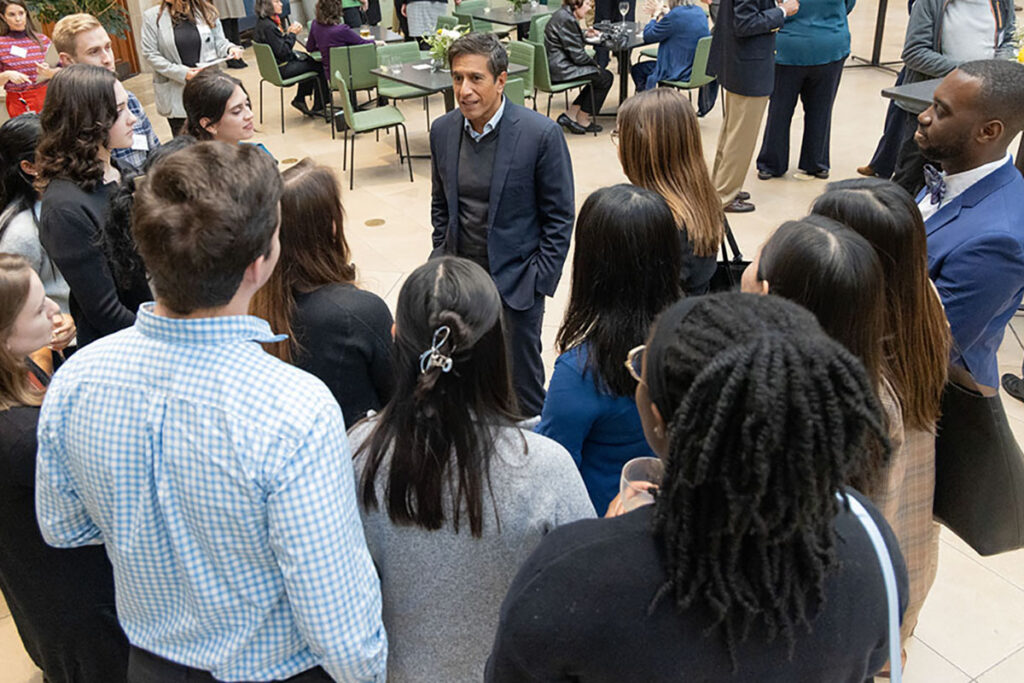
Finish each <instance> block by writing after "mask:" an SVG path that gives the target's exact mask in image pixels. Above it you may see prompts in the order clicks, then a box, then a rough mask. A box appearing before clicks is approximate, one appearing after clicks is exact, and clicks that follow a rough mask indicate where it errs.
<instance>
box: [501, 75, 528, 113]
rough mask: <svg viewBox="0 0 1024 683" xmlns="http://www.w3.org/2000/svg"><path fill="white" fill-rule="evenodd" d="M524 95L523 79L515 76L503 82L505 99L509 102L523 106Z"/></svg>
mask: <svg viewBox="0 0 1024 683" xmlns="http://www.w3.org/2000/svg"><path fill="white" fill-rule="evenodd" d="M525 94H526V93H525V90H524V85H523V79H521V78H519V77H518V76H516V77H515V78H510V79H508V80H507V81H506V82H505V97H507V98H508V101H509V102H512V103H513V104H518V105H519V106H523V105H524V103H525V101H526V99H525Z"/></svg>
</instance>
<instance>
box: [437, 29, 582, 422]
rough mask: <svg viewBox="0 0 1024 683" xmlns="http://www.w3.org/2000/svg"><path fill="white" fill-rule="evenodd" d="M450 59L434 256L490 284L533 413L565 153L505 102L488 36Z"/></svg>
mask: <svg viewBox="0 0 1024 683" xmlns="http://www.w3.org/2000/svg"><path fill="white" fill-rule="evenodd" d="M448 55H449V59H450V62H451V68H452V81H453V84H454V88H455V99H456V101H457V103H458V109H456V110H454V111H451V112H448V113H447V114H445V115H444V116H442V117H441V118H439V119H438V120H437V121H436V122H434V125H433V127H432V128H431V131H430V154H431V159H432V161H433V164H432V166H433V168H432V173H433V189H432V199H431V210H430V214H431V224H432V225H433V226H434V233H433V241H434V251H433V252H432V254H431V255H432V256H436V255H441V254H454V255H456V256H462V257H465V258H468V259H471V260H473V261H476V262H477V263H478V264H480V265H481V266H483V268H484V269H486V270H487V271H488V272H489V273H490V274H491V277H493V278H494V284H495V285H497V287H498V292H499V293H500V294H501V298H502V302H503V303H504V306H505V315H504V318H505V335H506V340H507V342H508V346H509V354H510V358H511V361H512V379H513V383H514V385H515V389H516V395H517V396H518V398H519V408H520V410H521V411H522V412H523V413H524V414H525V415H539V414H540V411H541V407H542V406H543V405H544V365H543V363H542V362H541V356H540V352H541V344H540V331H541V322H542V321H543V319H544V297H546V296H551V295H553V294H554V293H555V287H556V286H557V285H558V280H559V278H560V277H561V275H562V264H563V263H564V262H565V256H566V253H567V252H568V250H569V239H570V237H571V235H572V223H573V218H574V217H575V205H574V201H573V178H572V161H571V160H570V158H569V149H568V147H566V144H565V138H564V136H563V135H562V131H561V130H560V129H559V127H558V126H557V125H556V124H555V122H554V121H552V120H551V119H549V118H547V117H545V116H541V115H540V114H538V113H536V112H534V111H531V110H529V109H526V108H525V107H521V106H519V105H516V104H513V103H512V102H509V101H508V100H507V99H505V97H504V95H503V90H504V87H505V80H506V78H507V77H508V73H507V69H508V54H507V53H506V52H505V48H504V47H502V45H501V43H499V42H498V40H497V39H496V38H495V37H494V36H493V35H491V34H480V33H471V34H469V35H466V36H463V37H462V38H459V39H458V40H456V41H455V42H454V43H453V44H452V46H451V48H450V49H449V51H448Z"/></svg>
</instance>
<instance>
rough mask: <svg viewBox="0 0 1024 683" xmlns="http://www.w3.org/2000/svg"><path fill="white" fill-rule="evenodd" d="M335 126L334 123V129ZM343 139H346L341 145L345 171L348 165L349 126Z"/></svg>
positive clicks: (342, 162) (342, 167) (342, 168)
mask: <svg viewBox="0 0 1024 683" xmlns="http://www.w3.org/2000/svg"><path fill="white" fill-rule="evenodd" d="M333 127H334V124H333V123H332V124H331V128H332V129H333ZM341 139H342V140H343V141H344V142H343V143H342V147H341V170H342V171H344V170H345V168H346V167H347V165H348V128H346V129H345V132H344V133H343V134H342V137H341Z"/></svg>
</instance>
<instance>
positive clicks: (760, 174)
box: [757, 169, 779, 180]
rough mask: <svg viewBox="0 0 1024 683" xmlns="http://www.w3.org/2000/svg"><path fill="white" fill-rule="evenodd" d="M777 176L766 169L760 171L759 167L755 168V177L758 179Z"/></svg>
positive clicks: (769, 178) (768, 178)
mask: <svg viewBox="0 0 1024 683" xmlns="http://www.w3.org/2000/svg"><path fill="white" fill-rule="evenodd" d="M778 177H779V176H777V175H775V174H774V173H769V172H768V171H762V170H761V169H757V179H758V180H771V179H772V178H778Z"/></svg>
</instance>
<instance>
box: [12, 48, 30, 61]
mask: <svg viewBox="0 0 1024 683" xmlns="http://www.w3.org/2000/svg"><path fill="white" fill-rule="evenodd" d="M11 54H12V55H14V56H15V57H21V58H23V59H24V58H25V57H28V50H26V49H25V48H23V47H22V46H20V45H11Z"/></svg>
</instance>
